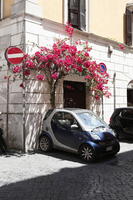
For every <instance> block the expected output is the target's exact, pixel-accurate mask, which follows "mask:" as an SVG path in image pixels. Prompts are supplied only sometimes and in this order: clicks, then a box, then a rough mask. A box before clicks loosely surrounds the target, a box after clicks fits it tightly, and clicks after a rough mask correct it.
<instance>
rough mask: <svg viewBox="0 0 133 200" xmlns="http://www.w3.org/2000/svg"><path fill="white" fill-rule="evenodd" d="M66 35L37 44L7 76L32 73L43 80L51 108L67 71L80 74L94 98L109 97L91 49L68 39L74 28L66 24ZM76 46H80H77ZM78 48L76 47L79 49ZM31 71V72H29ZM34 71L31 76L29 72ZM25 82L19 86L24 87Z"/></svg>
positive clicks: (79, 42) (104, 79)
mask: <svg viewBox="0 0 133 200" xmlns="http://www.w3.org/2000/svg"><path fill="white" fill-rule="evenodd" d="M65 30H66V32H67V33H68V37H67V38H64V39H57V40H56V41H55V43H53V46H52V47H51V48H47V47H40V48H39V50H38V51H36V52H35V53H34V55H32V56H31V55H28V54H26V55H25V57H24V60H23V62H22V63H21V64H20V65H15V66H12V68H11V74H10V76H8V77H5V78H10V77H11V76H13V78H14V80H15V79H16V77H20V78H21V77H22V76H25V78H27V79H28V78H29V77H32V76H34V78H35V79H37V80H39V81H44V80H46V81H47V82H48V85H49V90H50V103H51V107H53V108H54V107H55V106H56V105H55V91H56V88H57V85H58V82H59V80H60V79H62V78H64V77H65V76H67V75H70V74H77V75H79V76H83V77H84V79H85V80H86V82H87V85H88V90H89V91H92V94H93V95H94V97H95V98H96V99H100V98H101V97H102V95H104V96H106V97H109V96H110V95H111V94H110V93H109V91H108V87H107V84H108V79H109V74H108V73H107V71H104V72H103V71H102V70H101V66H100V65H99V64H98V63H96V61H93V60H92V59H91V57H90V51H91V48H90V47H89V44H88V41H80V40H79V41H76V42H72V36H73V31H74V29H73V28H72V26H71V25H70V24H67V25H66V27H65ZM79 47H80V48H79ZM79 49H80V50H79ZM32 71H34V73H32ZM33 74H34V75H33ZM24 84H26V82H24V83H21V85H20V87H23V88H24V87H26V85H24Z"/></svg>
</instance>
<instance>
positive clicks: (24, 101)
mask: <svg viewBox="0 0 133 200" xmlns="http://www.w3.org/2000/svg"><path fill="white" fill-rule="evenodd" d="M23 85H24V88H23V120H22V121H23V151H24V153H25V121H26V120H25V119H26V105H25V103H26V100H25V76H24V73H23Z"/></svg>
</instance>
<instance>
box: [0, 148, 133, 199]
mask: <svg viewBox="0 0 133 200" xmlns="http://www.w3.org/2000/svg"><path fill="white" fill-rule="evenodd" d="M127 158H130V160H128V159H127ZM125 159H126V160H125ZM132 161H133V151H129V152H126V153H122V154H119V155H118V156H117V157H116V158H114V159H112V160H109V161H107V162H104V163H96V164H86V165H83V166H81V167H73V168H63V169H60V171H58V172H53V171H54V170H51V169H50V170H49V172H47V174H45V173H46V171H45V170H44V171H43V173H42V174H43V175H39V176H38V177H34V178H31V179H28V180H23V181H20V182H16V183H12V184H8V185H5V186H2V187H1V188H0V199H6V200H18V199H19V200H24V199H25V200H43V199H46V200H51V199H52V200H75V199H76V200H88V199H91V200H96V199H100V200H102V199H106V200H110V199H129V200H130V199H132V196H133V190H132V188H133V180H132V176H131V174H133V168H132ZM90 172H91V173H90ZM33 174H34V173H33Z"/></svg>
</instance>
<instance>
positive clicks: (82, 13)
mask: <svg viewBox="0 0 133 200" xmlns="http://www.w3.org/2000/svg"><path fill="white" fill-rule="evenodd" d="M85 2H86V0H68V21H69V23H71V24H72V26H73V27H74V28H77V29H80V30H85V29H86V3H85Z"/></svg>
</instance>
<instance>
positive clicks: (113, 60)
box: [0, 1, 133, 150]
mask: <svg viewBox="0 0 133 200" xmlns="http://www.w3.org/2000/svg"><path fill="white" fill-rule="evenodd" d="M20 2H21V1H20ZM21 3H22V2H21ZM32 3H33V2H32ZM34 6H35V5H34ZM14 9H15V7H14ZM14 12H15V11H14ZM0 29H1V31H0V56H1V57H0V62H1V64H3V63H5V64H6V60H5V57H4V52H5V50H6V48H7V47H8V46H10V45H12V46H16V45H17V46H18V45H19V47H21V48H22V49H23V50H25V51H26V52H27V53H30V54H32V53H33V52H34V51H35V49H36V50H37V48H33V43H35V44H38V45H40V46H46V45H48V46H50V45H52V44H53V42H54V40H55V38H64V37H66V33H65V31H64V26H63V25H62V24H58V23H55V22H52V21H49V20H42V19H41V18H39V17H36V16H33V15H31V13H30V14H28V13H26V14H25V15H21V16H16V17H15V15H14V17H13V18H11V19H6V20H3V21H1V22H0ZM76 39H81V40H88V41H89V42H90V46H92V51H91V55H92V58H93V59H94V60H96V61H97V63H100V62H104V63H105V64H106V65H107V69H108V72H109V74H110V81H109V88H110V91H111V93H112V97H111V98H109V99H107V98H104V99H103V105H102V103H101V102H98V103H97V104H93V105H92V106H91V108H92V109H93V110H94V111H95V112H97V113H98V114H99V115H100V116H101V117H102V118H104V119H105V121H107V122H109V119H110V116H111V114H112V112H113V110H114V94H113V91H114V88H113V83H112V81H113V75H114V73H116V87H115V91H116V105H115V107H122V106H127V85H128V83H129V82H130V81H131V80H132V74H133V66H132V65H133V52H132V49H130V48H126V50H120V49H119V47H118V43H117V42H113V41H111V40H107V39H104V38H100V37H98V36H95V35H92V34H87V33H83V32H81V31H78V30H75V33H74V40H76ZM109 45H111V46H112V47H113V52H112V54H111V55H109V54H108V46H109ZM1 64H0V65H1ZM6 74H7V65H6V66H5V67H3V68H2V72H0V82H1V83H0V109H1V110H0V111H2V112H3V115H2V116H3V119H4V129H5V133H6V134H5V136H6V137H8V141H9V146H10V147H13V148H18V149H23V147H24V140H25V142H26V146H25V147H26V150H32V149H34V148H35V147H36V140H37V137H38V134H39V131H40V129H41V124H42V119H43V116H44V114H45V112H46V110H47V109H48V108H50V101H49V97H50V95H49V91H48V87H47V83H46V82H38V81H36V80H28V81H27V87H26V89H25V98H24V91H23V90H22V89H21V88H20V87H19V84H20V83H21V81H20V80H18V81H16V82H13V81H12V80H10V84H9V104H8V109H9V112H8V114H7V85H8V82H7V80H6V79H4V76H5V75H6ZM66 79H67V80H75V81H77V77H74V76H73V77H70V76H69V77H67V78H66ZM80 81H84V80H83V79H82V78H80ZM62 86H63V81H61V82H60V85H59V88H58V90H57V92H56V103H57V107H62V106H63V87H62ZM90 99H91V97H90V94H89V92H88V93H87V97H86V106H87V107H89V104H90ZM24 108H25V112H24ZM24 117H25V118H24ZM7 119H8V125H7ZM23 122H24V124H25V127H24V126H23Z"/></svg>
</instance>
